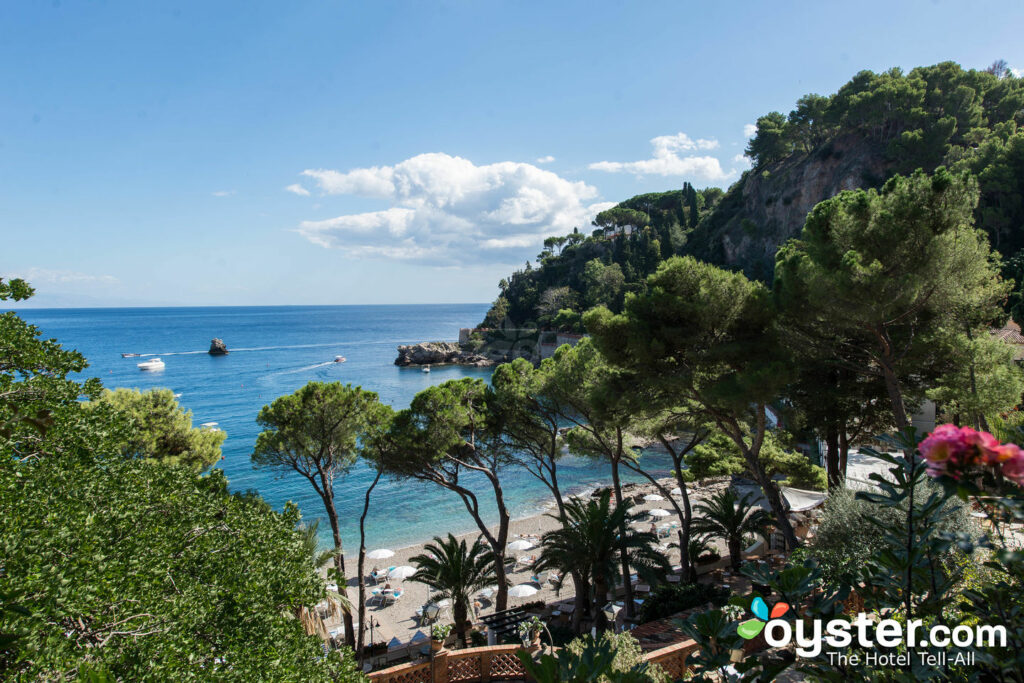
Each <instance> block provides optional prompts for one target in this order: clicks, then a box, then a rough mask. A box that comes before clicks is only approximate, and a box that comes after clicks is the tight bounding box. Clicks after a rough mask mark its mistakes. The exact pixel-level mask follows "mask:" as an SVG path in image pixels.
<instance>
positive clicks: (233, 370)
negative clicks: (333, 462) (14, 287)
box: [19, 304, 669, 548]
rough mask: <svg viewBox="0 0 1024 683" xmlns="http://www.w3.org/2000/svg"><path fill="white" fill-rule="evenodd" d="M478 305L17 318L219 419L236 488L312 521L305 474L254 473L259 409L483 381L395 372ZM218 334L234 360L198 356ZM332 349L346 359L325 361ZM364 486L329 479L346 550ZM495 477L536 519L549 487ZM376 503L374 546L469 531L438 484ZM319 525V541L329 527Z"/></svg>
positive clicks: (360, 474) (113, 376)
mask: <svg viewBox="0 0 1024 683" xmlns="http://www.w3.org/2000/svg"><path fill="white" fill-rule="evenodd" d="M486 310H487V306H486V305H485V304H459V305H416V306H294V307H293V306H281V307H228V308H123V309H112V308H111V309H46V310H44V309H36V310H31V309H28V310H24V311H21V312H20V313H19V314H20V315H21V316H22V317H24V318H25V319H26V320H28V321H29V322H31V323H33V324H35V325H38V326H39V327H40V328H41V329H42V331H43V333H44V335H45V336H47V337H54V338H56V339H57V340H58V341H59V342H61V343H62V344H63V345H64V346H65V347H66V348H74V349H77V350H78V351H80V352H81V353H83V354H84V355H85V357H86V358H87V359H88V360H89V364H90V367H89V368H88V369H87V370H86V371H85V372H84V373H83V375H84V376H95V377H99V378H100V379H101V380H102V381H103V383H104V385H105V386H107V387H110V388H114V387H135V388H139V389H147V388H151V387H167V388H170V389H172V390H173V391H174V392H175V393H179V392H180V393H181V397H180V398H179V399H178V400H179V402H180V403H181V405H182V406H183V407H185V408H186V409H188V410H191V411H192V413H193V423H194V424H196V425H198V424H200V423H203V422H217V423H219V424H220V426H221V428H223V429H224V430H226V431H227V434H228V437H227V440H226V441H225V443H224V449H223V450H224V456H225V457H224V459H223V460H222V461H221V463H220V465H219V467H221V468H222V469H223V470H224V472H225V474H226V475H227V477H228V479H229V481H230V482H231V487H232V490H235V491H244V490H247V489H254V490H256V491H258V492H259V493H260V495H262V496H263V498H265V499H266V500H267V501H268V502H269V503H270V504H271V505H273V506H274V507H275V508H277V509H281V508H282V507H283V506H284V503H285V502H286V501H288V500H291V501H294V502H295V503H297V504H298V505H299V507H300V509H301V510H302V514H303V517H304V518H305V519H317V518H320V517H322V515H323V504H322V502H321V501H320V499H319V498H318V497H317V496H316V494H315V493H314V492H313V490H312V488H311V487H310V485H309V483H308V482H307V481H306V480H305V479H304V478H302V477H301V476H299V475H297V474H294V473H291V474H287V473H286V474H284V475H281V474H279V473H276V472H272V471H268V470H255V469H254V468H253V466H252V464H251V462H250V460H249V455H250V453H251V452H252V446H253V444H254V443H255V441H256V436H257V434H258V433H259V429H258V427H257V425H256V414H257V413H258V412H259V410H260V408H261V407H262V406H263V405H265V404H267V403H269V402H270V401H272V400H274V398H276V397H278V396H281V395H284V394H288V393H291V392H293V391H295V390H296V389H298V388H299V387H301V386H302V385H303V384H305V383H306V382H309V381H311V380H317V381H335V380H337V381H341V382H346V383H352V384H355V385H361V386H362V387H363V388H365V389H370V390H372V391H376V392H377V393H378V394H380V396H381V399H382V400H383V401H385V402H387V403H389V404H391V405H392V406H394V407H395V408H396V409H399V408H404V407H406V406H408V404H409V402H410V401H411V400H412V397H413V396H414V395H415V394H416V392H417V391H420V390H421V389H423V388H424V387H427V386H429V385H431V384H439V383H441V382H444V381H445V380H449V379H456V378H461V377H480V378H482V379H488V378H489V377H490V374H491V370H490V369H489V368H462V367H437V368H434V369H433V371H432V372H430V373H429V374H428V373H423V372H421V371H420V369H419V368H399V367H396V366H395V365H394V359H395V356H396V355H397V354H396V350H395V347H396V346H397V345H399V344H409V343H416V342H420V341H430V340H455V339H456V338H457V336H458V330H459V328H460V327H471V326H473V325H474V324H476V323H477V322H479V321H480V320H481V319H483V316H484V313H485V312H486ZM213 337H220V338H221V339H223V340H224V341H225V343H226V344H227V346H228V348H229V349H230V351H231V353H230V355H228V356H220V357H214V356H210V355H209V354H207V353H206V351H207V349H208V348H209V345H210V339H212V338H213ZM122 352H132V353H143V354H151V356H159V357H160V358H161V359H163V361H164V362H165V363H166V368H165V369H164V370H163V371H162V372H142V371H140V370H138V369H137V368H136V363H138V362H140V361H141V360H145V358H125V359H123V358H121V353H122ZM337 355H344V356H345V357H346V358H347V359H348V360H347V362H345V363H334V362H332V360H333V359H334V357H335V356H337ZM650 457H651V458H652V459H653V460H654V462H651V465H653V466H660V467H663V468H664V472H666V473H667V471H668V470H667V468H668V466H669V465H668V461H667V458H665V457H664V456H658V455H657V454H651V455H650ZM659 458H660V460H659ZM627 480H628V479H627ZM370 481H372V473H371V472H370V471H369V470H368V469H367V468H366V467H364V466H362V465H361V464H360V465H357V466H355V467H354V468H353V469H352V471H351V472H350V473H349V474H348V475H347V476H346V477H344V478H343V479H341V480H340V481H338V483H337V485H336V493H335V495H336V504H337V507H338V511H339V514H340V517H341V523H342V537H343V542H344V544H345V547H346V548H353V547H355V546H356V544H357V543H358V522H359V519H358V518H359V514H360V512H361V511H362V503H363V494H364V491H365V488H366V486H367V485H368V484H369V483H370ZM471 481H472V480H471ZM607 481H608V469H607V467H606V466H605V465H603V464H602V463H595V462H591V461H587V460H583V459H577V458H567V459H566V460H565V461H564V465H563V466H562V471H561V472H560V474H559V482H560V484H561V485H562V487H563V489H564V490H567V491H576V490H582V489H586V488H591V487H593V486H594V485H596V484H600V483H603V482H607ZM503 482H504V483H505V494H506V499H507V501H508V504H509V506H510V509H511V510H512V513H513V515H514V516H517V517H518V516H525V515H528V514H533V513H536V512H537V511H538V510H540V509H542V508H543V504H544V502H545V501H546V500H547V498H548V497H549V494H548V491H547V489H546V488H545V487H544V486H543V484H541V483H540V482H539V481H537V480H536V479H535V478H534V477H533V476H532V475H530V474H529V473H528V472H526V471H524V470H512V471H509V472H507V474H506V475H505V476H504V477H503ZM482 484H483V482H482V481H481V480H477V481H476V482H475V485H474V486H473V488H476V489H478V490H479V491H480V492H481V493H482V494H483V495H481V503H482V504H483V505H484V507H485V512H486V516H487V517H488V518H489V519H492V520H493V519H496V515H495V512H494V509H493V505H489V504H488V503H489V497H488V496H487V495H486V490H487V489H485V488H484V486H483V485H482ZM372 500H373V502H372V509H371V512H370V514H369V516H368V518H367V533H368V538H369V540H368V545H369V546H370V547H371V548H373V547H392V548H397V547H402V546H404V545H409V544H412V543H416V542H419V541H422V540H424V539H427V538H430V537H431V536H433V535H435V534H442V533H445V532H447V531H452V532H455V533H458V532H463V531H469V530H471V529H473V528H475V527H474V525H473V521H472V519H471V518H470V517H469V514H468V513H467V512H466V509H465V507H464V505H463V503H462V501H461V499H460V498H459V497H458V496H457V495H456V494H454V493H451V492H448V491H446V490H444V489H441V488H440V487H438V486H436V485H433V484H427V483H423V482H415V481H396V480H392V479H385V480H382V482H381V483H380V484H379V485H378V487H377V489H376V490H375V492H374V496H373V499H372ZM320 528H321V533H322V534H323V538H324V540H326V539H327V535H328V529H327V523H326V521H322V522H321V525H320Z"/></svg>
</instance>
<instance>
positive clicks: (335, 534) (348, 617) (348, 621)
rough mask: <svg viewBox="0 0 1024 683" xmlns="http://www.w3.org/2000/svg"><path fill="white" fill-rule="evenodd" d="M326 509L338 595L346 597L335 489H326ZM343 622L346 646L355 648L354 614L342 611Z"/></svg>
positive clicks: (343, 556) (326, 487) (343, 559)
mask: <svg viewBox="0 0 1024 683" xmlns="http://www.w3.org/2000/svg"><path fill="white" fill-rule="evenodd" d="M324 507H326V508H327V519H328V521H330V523H331V537H332V539H333V541H334V548H335V553H334V569H335V570H336V571H337V574H338V575H337V577H335V580H336V581H337V582H338V593H339V594H340V595H345V594H347V593H348V590H347V583H348V581H347V579H346V578H345V554H344V552H343V551H342V547H341V530H340V529H339V528H338V511H337V509H336V508H335V507H334V489H333V488H331V487H328V486H325V487H324ZM341 617H342V621H343V623H344V625H345V644H346V645H348V646H349V647H351V648H355V645H356V637H355V636H356V634H355V629H354V628H353V625H352V612H351V611H349V610H347V609H342V610H341Z"/></svg>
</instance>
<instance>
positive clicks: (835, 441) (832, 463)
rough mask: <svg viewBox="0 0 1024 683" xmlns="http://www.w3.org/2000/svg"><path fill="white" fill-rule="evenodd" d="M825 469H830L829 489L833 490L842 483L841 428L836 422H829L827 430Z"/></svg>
mask: <svg viewBox="0 0 1024 683" xmlns="http://www.w3.org/2000/svg"><path fill="white" fill-rule="evenodd" d="M825 469H826V470H827V471H828V490H829V491H832V490H834V489H836V488H838V487H839V486H840V485H841V484H842V477H841V476H840V473H839V469H840V467H839V429H838V427H837V426H836V423H835V422H829V425H828V428H827V429H826V430H825Z"/></svg>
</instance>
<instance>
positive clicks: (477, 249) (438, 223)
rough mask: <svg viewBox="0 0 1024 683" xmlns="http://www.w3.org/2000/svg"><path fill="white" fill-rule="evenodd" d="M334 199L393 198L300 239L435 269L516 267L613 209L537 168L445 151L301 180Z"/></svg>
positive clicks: (306, 231) (307, 228) (309, 173)
mask: <svg viewBox="0 0 1024 683" xmlns="http://www.w3.org/2000/svg"><path fill="white" fill-rule="evenodd" d="M302 174H303V175H304V176H306V177H308V178H311V179H312V180H313V181H315V182H316V184H317V186H318V188H319V189H320V190H321V191H322V192H324V193H325V194H331V195H355V196H360V197H369V198H378V199H383V200H386V201H387V202H388V203H389V204H390V207H389V208H387V209H384V210H381V211H371V212H367V213H358V214H348V215H343V216H338V217H336V218H330V219H327V220H310V221H303V222H302V223H300V224H299V227H298V229H297V231H298V232H299V233H300V234H302V235H303V236H304V237H305V238H306V239H308V240H309V241H311V242H313V243H314V244H318V245H320V246H324V247H332V248H337V249H341V250H343V251H344V252H345V253H347V254H349V255H352V256H367V257H384V258H391V259H400V260H409V261H419V262H424V263H430V264H433V265H461V264H471V263H473V262H478V261H490V262H501V263H515V262H517V261H519V260H521V259H523V258H527V257H531V256H533V255H534V254H535V253H536V250H537V249H538V248H539V246H540V245H541V243H542V242H543V240H544V238H545V237H547V236H549V235H553V234H566V233H568V232H571V231H572V229H573V228H574V227H580V228H585V227H586V226H588V225H589V224H590V221H591V220H592V219H593V217H594V215H596V213H597V212H598V211H600V210H602V209H603V208H607V207H606V205H605V204H604V203H600V204H593V205H588V202H589V201H590V200H593V199H595V198H597V190H596V189H595V188H593V187H591V186H590V185H587V184H586V183H583V182H574V181H570V180H566V179H565V178H562V177H561V176H559V175H557V174H556V173H553V172H551V171H546V170H544V169H541V168H538V167H536V166H534V165H532V164H526V163H519V162H512V161H502V162H498V163H495V164H487V165H482V166H477V165H476V164H474V163H473V162H471V161H469V160H468V159H463V158H461V157H454V156H450V155H448V154H443V153H432V154H420V155H418V156H415V157H412V158H411V159H406V160H405V161H402V162H400V163H398V164H395V165H394V166H374V167H370V168H357V169H353V170H350V171H344V172H342V171H336V170H327V169H316V170H306V171H303V173H302Z"/></svg>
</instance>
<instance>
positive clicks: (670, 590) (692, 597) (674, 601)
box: [640, 583, 729, 622]
mask: <svg viewBox="0 0 1024 683" xmlns="http://www.w3.org/2000/svg"><path fill="white" fill-rule="evenodd" d="M728 600H729V591H728V590H727V589H725V588H720V587H719V586H715V585H711V584H707V583H692V584H685V585H678V586H677V585H673V584H665V585H663V586H658V587H657V588H656V589H654V591H653V592H651V595H650V597H648V598H647V599H646V600H644V604H643V605H642V606H641V607H640V621H641V622H647V621H654V620H655V619H663V618H665V617H669V616H672V615H673V614H678V613H679V612H682V611H683V610H688V609H692V608H694V607H699V606H701V605H704V604H707V603H709V602H710V603H712V604H713V605H715V606H721V605H724V604H725V603H726V602H728Z"/></svg>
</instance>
